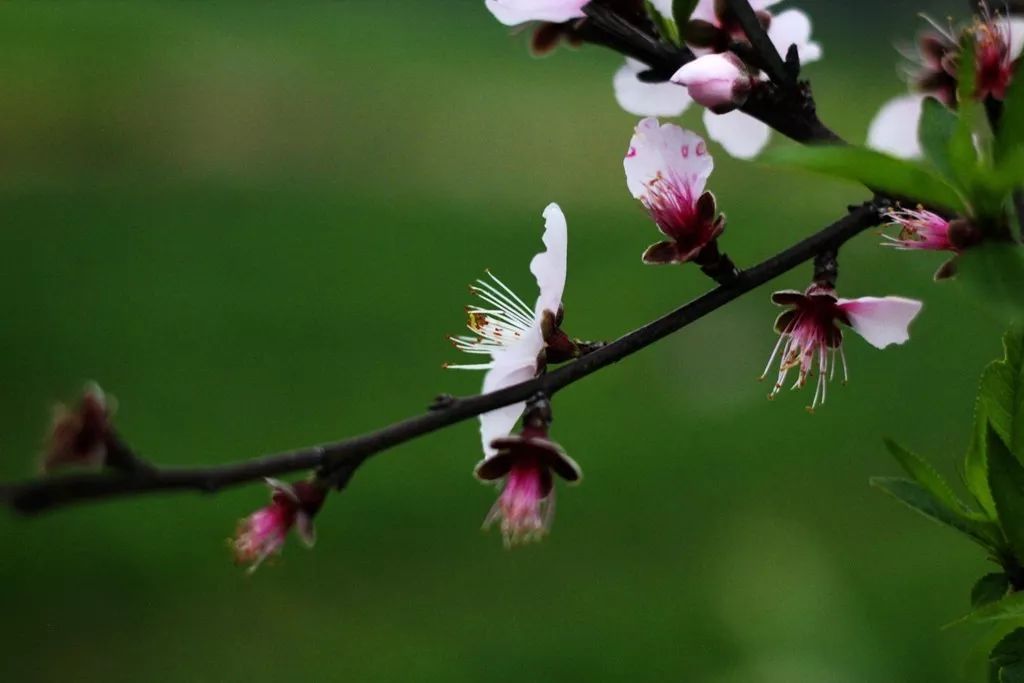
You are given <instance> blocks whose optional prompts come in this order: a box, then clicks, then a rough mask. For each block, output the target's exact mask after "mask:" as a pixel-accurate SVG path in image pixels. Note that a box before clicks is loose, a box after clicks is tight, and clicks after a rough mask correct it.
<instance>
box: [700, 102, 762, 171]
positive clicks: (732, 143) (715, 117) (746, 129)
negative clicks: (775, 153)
mask: <svg viewBox="0 0 1024 683" xmlns="http://www.w3.org/2000/svg"><path fill="white" fill-rule="evenodd" d="M704 127H705V128H707V130H708V137H710V138H711V139H712V140H714V141H715V142H717V143H718V144H720V145H721V146H722V147H724V148H725V151H726V152H728V153H729V154H730V155H732V156H734V157H736V158H737V159H753V158H754V157H756V156H757V155H758V154H760V153H761V150H763V149H764V146H765V145H767V144H768V137H769V135H770V133H771V129H769V128H768V126H766V125H765V124H763V123H761V122H760V121H758V120H757V119H755V118H754V117H752V116H747V115H746V114H744V113H743V112H741V111H731V112H729V113H728V114H714V113H712V112H710V111H707V110H705V112H704Z"/></svg>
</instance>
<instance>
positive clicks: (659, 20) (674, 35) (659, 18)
mask: <svg viewBox="0 0 1024 683" xmlns="http://www.w3.org/2000/svg"><path fill="white" fill-rule="evenodd" d="M644 5H645V6H646V7H647V16H648V17H650V18H651V21H652V22H653V23H654V25H655V26H656V27H657V29H658V33H660V34H661V35H663V36H665V37H666V38H668V39H669V40H671V41H672V42H673V43H676V44H677V45H679V44H682V41H681V40H680V39H679V26H678V25H677V24H676V22H674V21H672V17H666V16H665V15H663V14H662V13H661V12H659V11H658V8H657V7H655V6H654V3H652V2H651V0H645V1H644ZM684 25H685V24H684Z"/></svg>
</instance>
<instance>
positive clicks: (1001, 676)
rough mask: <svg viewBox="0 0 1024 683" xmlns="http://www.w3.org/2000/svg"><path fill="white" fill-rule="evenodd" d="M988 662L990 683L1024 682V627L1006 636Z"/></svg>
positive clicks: (994, 649) (993, 650)
mask: <svg viewBox="0 0 1024 683" xmlns="http://www.w3.org/2000/svg"><path fill="white" fill-rule="evenodd" d="M988 662H989V683H1024V628H1018V629H1016V630H1014V631H1011V632H1010V633H1009V634H1007V635H1006V636H1004V637H1003V639H1002V640H1000V641H999V643H998V644H997V645H996V646H995V647H994V648H993V649H992V653H991V654H990V655H989V658H988Z"/></svg>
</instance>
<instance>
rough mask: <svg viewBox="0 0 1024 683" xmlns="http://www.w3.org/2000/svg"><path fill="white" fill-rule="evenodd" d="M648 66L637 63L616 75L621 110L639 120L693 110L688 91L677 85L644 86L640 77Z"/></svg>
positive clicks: (631, 61)
mask: <svg viewBox="0 0 1024 683" xmlns="http://www.w3.org/2000/svg"><path fill="white" fill-rule="evenodd" d="M645 69H647V66H646V65H645V64H643V63H642V62H638V61H637V60H635V59H628V58H627V59H626V64H625V65H624V66H622V67H621V68H620V69H619V70H618V71H616V72H615V77H614V78H613V79H612V87H613V88H614V89H615V100H616V101H617V102H618V103H619V106H620V107H622V108H623V109H625V110H626V111H628V112H629V113H630V114H636V115H637V116H679V115H680V114H682V113H683V112H684V111H686V108H687V107H689V106H690V101H691V100H690V96H689V95H688V94H687V92H686V88H684V87H681V86H678V85H676V84H675V83H668V82H666V83H644V82H643V81H641V80H640V79H638V78H637V74H638V73H640V72H641V71H644V70H645Z"/></svg>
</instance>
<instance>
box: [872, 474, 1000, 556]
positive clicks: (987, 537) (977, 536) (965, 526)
mask: <svg viewBox="0 0 1024 683" xmlns="http://www.w3.org/2000/svg"><path fill="white" fill-rule="evenodd" d="M871 485H872V486H874V487H875V488H878V489H881V490H882V491H885V492H886V493H888V494H889V495H890V496H892V497H894V498H896V499H897V500H899V501H900V502H901V503H903V504H904V505H906V506H908V507H910V508H911V509H913V510H916V511H917V512H919V513H921V514H922V515H924V516H925V517H928V518H929V519H932V520H934V521H936V522H939V523H940V524H945V525H946V526H949V527H952V528H953V529H956V530H957V531H959V532H960V533H963V534H966V535H967V536H969V537H970V538H971V539H972V540H973V541H975V542H977V543H980V544H981V545H982V546H983V547H985V548H987V549H988V550H991V551H995V550H996V549H998V547H999V545H1000V538H999V529H998V528H997V527H996V526H995V525H994V524H992V523H991V522H986V521H982V520H978V519H973V518H971V517H967V516H965V515H962V514H960V513H958V512H957V511H955V510H952V509H950V508H949V507H948V506H946V504H945V503H943V502H942V501H941V500H939V499H938V498H936V497H935V496H934V495H933V494H932V493H930V492H929V491H928V490H926V489H925V488H924V487H923V486H921V485H920V484H918V483H917V482H916V481H911V480H910V479H902V478H900V477H873V478H872V479H871Z"/></svg>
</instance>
